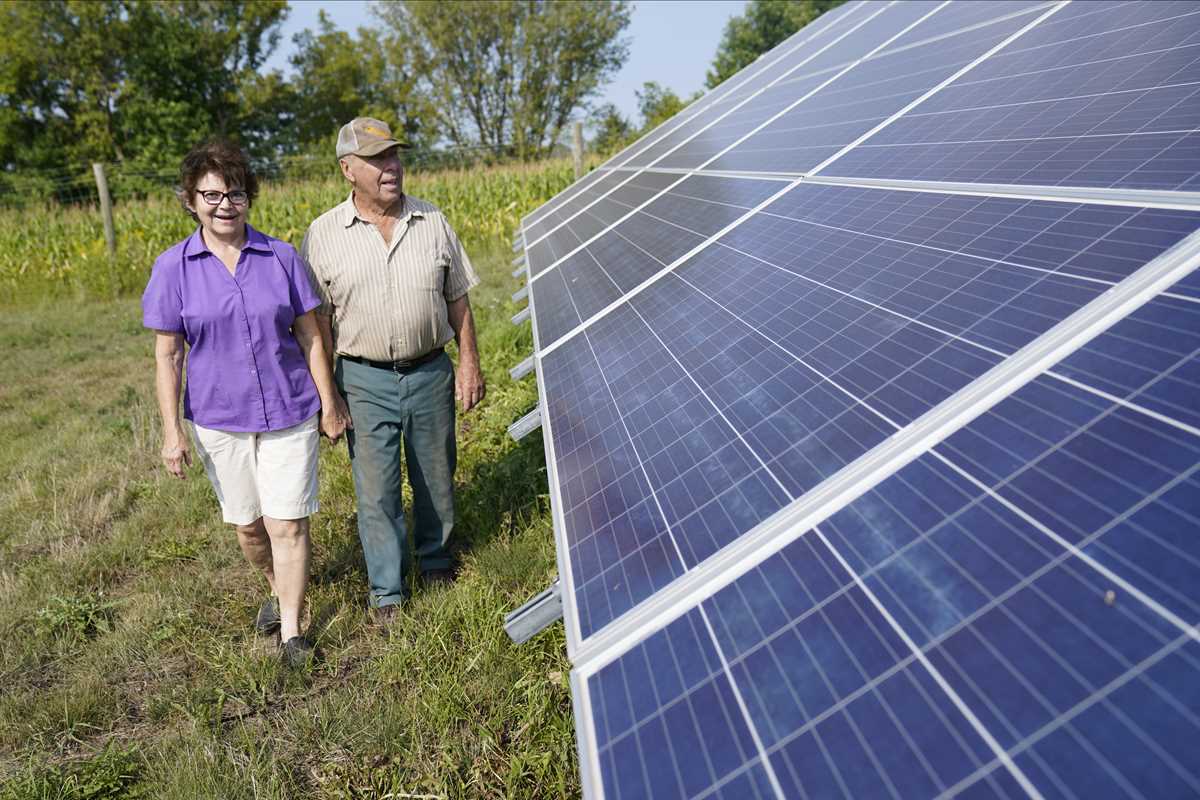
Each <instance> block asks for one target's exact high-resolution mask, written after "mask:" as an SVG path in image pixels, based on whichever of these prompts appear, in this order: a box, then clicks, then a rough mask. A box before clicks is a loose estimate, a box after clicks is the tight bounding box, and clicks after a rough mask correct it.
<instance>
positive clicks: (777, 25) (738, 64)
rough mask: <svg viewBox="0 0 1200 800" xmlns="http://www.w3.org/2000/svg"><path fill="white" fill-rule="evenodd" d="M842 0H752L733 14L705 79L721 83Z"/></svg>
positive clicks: (708, 82) (707, 82)
mask: <svg viewBox="0 0 1200 800" xmlns="http://www.w3.org/2000/svg"><path fill="white" fill-rule="evenodd" d="M841 3H842V0H750V2H749V3H748V4H747V5H746V13H745V14H744V15H743V16H740V17H731V18H730V19H729V22H727V23H725V32H724V34H723V35H722V36H721V43H720V44H719V45H718V46H717V55H716V57H715V58H713V65H712V69H710V70H709V71H708V74H707V76H706V81H705V83H706V84H707V86H708V88H710V89H712V88H713V87H715V86H717V85H718V84H720V83H721V82H722V81H724V80H725V79H726V78H728V77H730V76H731V75H733V74H734V73H735V72H737V71H738V70H740V69H741V68H742V67H745V66H746V65H747V64H750V63H752V62H753V61H754V59H756V58H758V57H759V56H760V55H762V54H763V53H765V52H767V51H768V50H770V49H771V48H772V47H774V46H775V45H777V44H779V43H780V42H782V41H783V40H784V39H786V38H787V37H789V36H791V35H792V34H793V33H795V32H796V31H798V30H800V29H801V28H803V27H804V26H805V25H807V24H808V23H810V22H812V21H813V20H814V19H816V18H817V17H819V16H820V15H821V14H822V13H824V12H825V11H828V10H829V9H831V8H834V7H835V6H838V5H841Z"/></svg>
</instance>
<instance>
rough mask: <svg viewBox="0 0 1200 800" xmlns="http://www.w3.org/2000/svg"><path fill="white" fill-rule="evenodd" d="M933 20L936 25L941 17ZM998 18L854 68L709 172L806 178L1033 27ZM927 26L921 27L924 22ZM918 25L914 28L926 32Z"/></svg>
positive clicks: (1022, 18) (712, 165)
mask: <svg viewBox="0 0 1200 800" xmlns="http://www.w3.org/2000/svg"><path fill="white" fill-rule="evenodd" d="M936 17H937V14H935V15H934V16H933V17H931V18H930V19H936ZM1031 19H1032V18H1031V17H1030V16H1029V15H1024V16H1017V17H1011V18H1008V19H1003V20H999V21H996V22H993V23H991V24H989V25H985V26H982V27H979V28H975V29H974V30H969V31H964V32H962V33H959V34H957V35H955V36H950V37H947V38H945V39H939V40H937V41H934V42H930V43H928V44H924V45H918V46H915V47H910V48H906V49H903V50H899V51H894V52H891V53H883V54H880V55H878V56H875V57H874V58H870V59H868V60H866V61H864V62H862V63H861V64H858V65H856V66H854V67H853V68H851V69H850V70H849V71H848V72H846V73H845V74H844V75H842V76H841V77H838V78H836V79H835V80H834V81H833V82H832V83H830V84H829V85H828V86H826V87H824V88H823V89H821V90H819V91H818V92H817V93H816V94H814V95H812V96H811V97H809V98H808V99H806V100H804V101H803V102H801V103H800V104H799V105H797V106H796V107H795V108H794V109H792V110H791V111H788V112H787V113H785V114H784V115H783V116H781V117H779V119H777V120H775V121H774V122H772V123H771V124H770V125H767V126H766V127H765V128H763V129H762V130H761V131H759V132H758V133H756V134H754V135H753V136H751V137H750V138H749V139H747V140H745V141H744V142H742V143H741V144H739V145H737V146H736V147H734V148H733V149H732V150H730V151H729V152H728V153H726V154H724V155H722V156H721V157H720V158H718V159H716V160H715V161H713V162H712V163H710V164H708V165H706V167H705V169H721V170H748V171H760V172H806V171H808V170H809V169H812V168H813V167H815V166H816V165H817V164H819V163H821V162H822V161H824V160H825V159H827V158H829V157H830V156H832V155H834V154H835V153H837V152H838V150H840V149H841V148H842V147H844V146H845V145H847V144H850V143H851V142H853V141H854V140H855V139H857V138H858V137H860V136H862V135H863V134H864V133H866V132H867V131H869V130H871V129H872V128H874V127H875V126H876V125H878V124H879V123H880V122H882V121H884V120H885V119H886V118H887V117H888V116H890V115H891V114H893V113H895V112H897V111H899V110H900V109H902V108H903V107H904V106H906V105H908V104H909V103H911V102H912V101H914V100H916V99H917V98H918V97H920V96H921V95H922V94H924V93H925V92H927V91H929V90H930V89H932V88H933V87H934V86H936V85H937V84H938V83H940V82H942V81H944V80H945V79H946V78H948V77H950V76H951V75H953V74H954V72H955V71H956V70H958V69H960V68H961V67H963V66H965V65H966V64H968V63H970V62H971V61H973V60H975V59H976V58H978V57H979V56H981V55H983V54H984V53H985V52H987V50H988V49H989V48H991V47H994V46H995V45H996V44H998V43H1000V42H1001V41H1003V40H1004V39H1005V38H1006V37H1008V36H1010V35H1012V34H1013V33H1014V32H1015V31H1017V30H1019V29H1020V28H1022V27H1023V26H1025V25H1027V24H1029V22H1030V21H1031ZM922 24H923V23H922ZM920 28H921V25H918V26H917V27H916V28H914V29H913V30H914V31H916V30H920Z"/></svg>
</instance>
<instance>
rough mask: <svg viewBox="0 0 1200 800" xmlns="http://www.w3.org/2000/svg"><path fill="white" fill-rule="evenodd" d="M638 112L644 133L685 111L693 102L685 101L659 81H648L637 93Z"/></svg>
mask: <svg viewBox="0 0 1200 800" xmlns="http://www.w3.org/2000/svg"><path fill="white" fill-rule="evenodd" d="M634 94H636V95H637V100H638V111H639V112H641V115H642V133H645V132H647V131H650V130H653V129H654V128H657V127H658V126H659V125H661V124H662V123H664V122H666V121H667V120H669V119H670V118H671V117H673V116H675V115H676V114H678V113H679V112H680V111H682V110H683V109H684V107H685V106H687V104H688V103H689V102H691V100H684V99H682V98H680V96H679V95H677V94H675V92H673V91H671V90H670V89H668V88H667V87H665V86H660V85H659V84H658V82H657V81H646V82H645V83H643V84H642V89H641V91H639V92H635V93H634Z"/></svg>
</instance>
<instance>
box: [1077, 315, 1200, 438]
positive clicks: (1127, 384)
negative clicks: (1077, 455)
mask: <svg viewBox="0 0 1200 800" xmlns="http://www.w3.org/2000/svg"><path fill="white" fill-rule="evenodd" d="M1055 372H1056V373H1057V374H1061V375H1064V376H1066V377H1069V378H1073V379H1075V380H1078V381H1081V382H1083V383H1086V384H1088V385H1089V386H1094V387H1096V388H1098V389H1101V390H1102V391H1105V392H1108V393H1109V394H1111V395H1113V396H1115V397H1120V398H1122V399H1123V400H1128V401H1130V402H1134V403H1137V404H1138V405H1140V406H1142V407H1144V408H1148V409H1150V410H1151V411H1154V412H1155V413H1158V414H1162V415H1164V416H1166V417H1170V418H1171V419H1174V420H1177V421H1179V422H1181V423H1183V424H1185V425H1190V426H1192V427H1193V428H1195V429H1200V304H1198V303H1195V302H1188V301H1185V300H1179V299H1176V298H1173V297H1161V296H1160V297H1157V298H1155V299H1154V300H1152V301H1151V302H1149V303H1147V304H1146V305H1144V306H1142V307H1141V308H1139V309H1138V310H1136V311H1134V312H1133V313H1132V314H1130V315H1129V316H1127V317H1125V318H1124V319H1123V320H1121V321H1120V322H1118V323H1117V324H1115V325H1113V326H1112V327H1111V328H1109V329H1108V330H1107V331H1105V332H1104V333H1102V334H1100V335H1099V336H1097V337H1096V338H1095V339H1093V340H1092V341H1090V342H1088V343H1087V344H1086V345H1084V346H1083V347H1081V348H1079V349H1078V350H1076V351H1075V352H1074V353H1072V354H1071V355H1070V356H1068V357H1067V358H1065V359H1064V360H1063V361H1061V362H1060V363H1059V364H1058V365H1057V366H1056V367H1055Z"/></svg>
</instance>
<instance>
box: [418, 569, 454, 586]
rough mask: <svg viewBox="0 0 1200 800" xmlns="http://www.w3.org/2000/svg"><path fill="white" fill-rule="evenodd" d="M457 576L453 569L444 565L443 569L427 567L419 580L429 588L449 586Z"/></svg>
mask: <svg viewBox="0 0 1200 800" xmlns="http://www.w3.org/2000/svg"><path fill="white" fill-rule="evenodd" d="M457 577H458V576H457V575H456V574H455V572H454V570H453V569H452V568H450V567H446V568H445V569H429V570H426V571H424V572H422V573H421V580H422V581H423V582H424V583H425V585H426V586H428V587H430V588H433V587H439V586H449V585H450V584H452V583H454V579H455V578H457Z"/></svg>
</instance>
